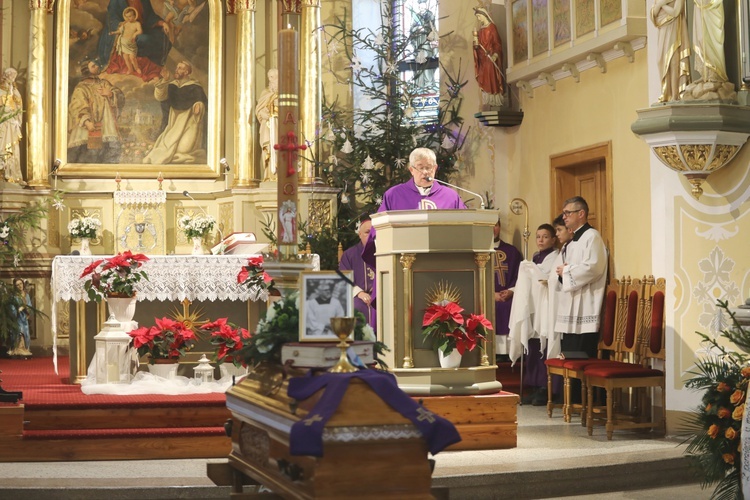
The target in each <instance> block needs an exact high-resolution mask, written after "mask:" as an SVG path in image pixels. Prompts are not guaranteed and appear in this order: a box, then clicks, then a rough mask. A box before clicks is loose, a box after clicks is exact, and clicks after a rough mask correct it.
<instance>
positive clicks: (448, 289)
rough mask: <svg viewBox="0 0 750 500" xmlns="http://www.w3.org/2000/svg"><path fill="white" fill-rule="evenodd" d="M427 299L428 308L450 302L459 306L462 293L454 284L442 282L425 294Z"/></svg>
mask: <svg viewBox="0 0 750 500" xmlns="http://www.w3.org/2000/svg"><path fill="white" fill-rule="evenodd" d="M425 299H426V300H427V305H428V306H431V305H433V304H446V303H448V302H455V303H457V304H458V303H459V302H460V301H461V291H460V290H459V289H458V287H457V286H456V285H454V284H453V283H451V282H449V281H446V280H440V281H438V282H437V283H435V284H434V285H433V286H432V288H430V289H429V290H427V293H425Z"/></svg>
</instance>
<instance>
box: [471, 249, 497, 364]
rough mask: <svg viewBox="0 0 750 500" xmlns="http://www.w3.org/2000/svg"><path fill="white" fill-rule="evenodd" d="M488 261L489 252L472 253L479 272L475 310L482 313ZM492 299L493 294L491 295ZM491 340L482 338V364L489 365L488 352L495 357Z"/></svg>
mask: <svg viewBox="0 0 750 500" xmlns="http://www.w3.org/2000/svg"><path fill="white" fill-rule="evenodd" d="M489 261H490V254H488V253H478V254H476V255H474V262H475V263H476V265H477V271H478V272H479V311H477V312H478V313H479V314H482V315H484V314H485V312H486V311H485V310H484V309H485V307H484V305H485V304H486V303H487V273H486V272H485V269H487V263H488V262H489ZM493 299H494V296H493ZM492 340H493V341H492V342H487V339H484V340H483V341H482V352H483V354H482V361H481V365H482V366H489V365H490V354H491V355H492V359H493V360H494V359H495V353H494V349H495V342H494V339H492ZM488 345H489V346H490V348H491V349H492V350H493V352H491V353H487V346H488Z"/></svg>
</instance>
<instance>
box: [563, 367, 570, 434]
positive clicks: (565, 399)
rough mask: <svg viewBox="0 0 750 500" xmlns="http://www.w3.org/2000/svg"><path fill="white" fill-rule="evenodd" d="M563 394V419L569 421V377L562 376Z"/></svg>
mask: <svg viewBox="0 0 750 500" xmlns="http://www.w3.org/2000/svg"><path fill="white" fill-rule="evenodd" d="M563 386H564V391H563V393H564V396H563V420H564V421H565V422H568V423H569V422H570V378H568V377H567V375H566V376H564V377H563Z"/></svg>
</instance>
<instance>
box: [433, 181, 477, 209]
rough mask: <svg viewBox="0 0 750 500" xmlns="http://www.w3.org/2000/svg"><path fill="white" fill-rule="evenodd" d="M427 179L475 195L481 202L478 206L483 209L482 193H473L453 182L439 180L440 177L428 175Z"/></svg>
mask: <svg viewBox="0 0 750 500" xmlns="http://www.w3.org/2000/svg"><path fill="white" fill-rule="evenodd" d="M427 180H428V181H435V182H439V183H440V184H443V185H445V186H449V187H452V188H453V189H458V190H459V191H464V192H466V193H469V194H473V195H474V196H476V197H477V198H479V203H480V204H481V205H480V207H479V209H480V210H484V207H485V204H484V197H482V195H481V194H479V193H475V192H474V191H469V190H468V189H466V188H462V187H458V186H456V185H454V184H451V183H450V182H445V181H441V180H440V179H436V178H435V177H428V178H427Z"/></svg>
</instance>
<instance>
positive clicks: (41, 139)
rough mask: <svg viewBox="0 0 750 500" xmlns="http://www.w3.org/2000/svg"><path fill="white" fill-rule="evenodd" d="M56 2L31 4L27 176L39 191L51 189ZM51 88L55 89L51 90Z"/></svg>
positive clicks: (36, 0)
mask: <svg viewBox="0 0 750 500" xmlns="http://www.w3.org/2000/svg"><path fill="white" fill-rule="evenodd" d="M54 4H55V2H54V0H29V9H30V10H31V21H30V22H31V26H30V29H29V73H28V75H29V76H28V80H27V89H28V91H27V94H26V110H27V111H26V112H27V115H26V134H25V135H26V145H27V147H26V152H27V153H26V158H27V160H26V175H27V177H28V184H29V186H30V187H32V188H35V189H49V187H50V185H49V180H48V172H49V169H50V155H49V144H50V140H49V126H48V123H49V120H50V118H51V116H45V110H49V109H50V106H49V98H48V96H47V93H46V92H45V85H46V83H47V82H52V81H53V78H52V75H47V47H46V39H47V14H49V13H51V12H52V9H53V8H54ZM50 88H51V87H50Z"/></svg>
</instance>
